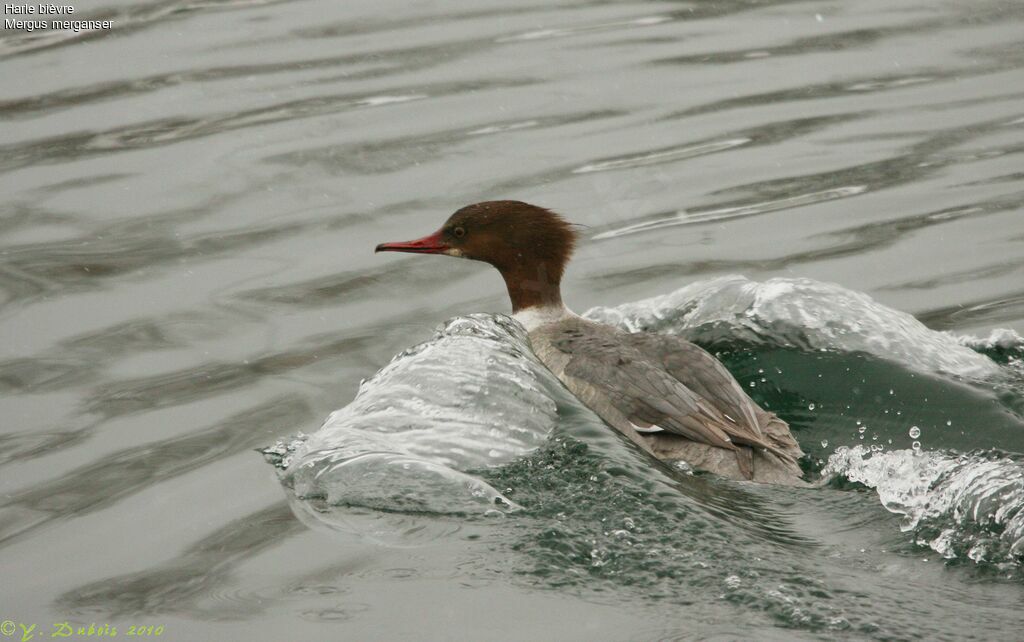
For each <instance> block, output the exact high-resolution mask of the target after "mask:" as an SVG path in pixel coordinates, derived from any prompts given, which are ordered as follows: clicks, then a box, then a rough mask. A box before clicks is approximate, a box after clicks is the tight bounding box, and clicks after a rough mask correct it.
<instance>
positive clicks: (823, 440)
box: [821, 439, 828, 448]
mask: <svg viewBox="0 0 1024 642" xmlns="http://www.w3.org/2000/svg"><path fill="white" fill-rule="evenodd" d="M821 447H822V448H828V439H822V440H821Z"/></svg>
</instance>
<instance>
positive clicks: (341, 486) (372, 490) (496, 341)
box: [264, 314, 565, 513]
mask: <svg viewBox="0 0 1024 642" xmlns="http://www.w3.org/2000/svg"><path fill="white" fill-rule="evenodd" d="M559 394H565V393H562V392H560V391H559V386H558V383H557V381H555V380H554V377H553V376H552V375H551V373H550V372H548V371H547V370H546V369H545V368H544V366H543V365H541V364H540V362H539V361H537V360H536V358H535V357H533V355H532V353H531V352H530V351H529V347H528V343H527V339H526V336H525V333H524V332H523V329H522V327H521V326H519V325H518V324H516V323H515V322H514V321H512V320H511V319H509V318H508V317H505V316H494V315H484V314H479V315H471V316H468V317H457V318H454V319H451V320H450V321H448V322H447V323H445V324H444V325H442V326H441V327H440V328H439V329H438V330H437V331H436V333H435V334H434V336H433V337H432V338H431V339H430V340H428V341H426V342H424V343H421V344H419V345H417V346H414V347H412V348H410V349H408V350H406V351H404V352H402V353H400V354H398V355H397V356H395V358H394V359H393V360H392V361H391V363H389V364H388V365H387V366H385V367H384V368H382V369H381V370H380V372H378V373H377V374H376V375H375V376H374V377H373V378H371V379H369V380H367V381H365V382H363V384H362V385H361V386H360V387H359V392H358V393H357V395H356V398H355V399H354V400H353V401H352V403H350V404H349V405H347V406H345V407H344V408H342V409H340V410H338V411H335V412H334V413H332V414H331V415H330V416H329V417H328V418H327V421H326V422H325V423H324V425H323V426H322V427H321V428H320V430H318V431H317V432H316V433H314V434H313V435H311V436H309V437H305V438H303V439H296V440H293V441H291V442H280V443H278V444H276V445H275V446H272V447H271V448H268V449H267V450H265V451H264V454H265V455H267V457H268V459H269V460H270V461H271V462H272V463H275V465H277V466H278V468H279V469H281V473H280V474H281V477H282V481H283V482H284V483H285V484H286V485H288V486H289V487H291V488H292V489H293V490H294V491H295V493H296V494H297V495H299V496H300V497H304V498H310V499H314V498H315V499H319V500H326V502H327V503H328V504H331V505H346V506H361V507H367V508H376V509H384V510H397V511H412V512H425V513H458V512H485V511H486V510H490V509H493V508H495V507H499V508H514V504H513V503H512V502H511V501H510V500H508V499H506V498H505V497H504V496H503V495H502V494H501V493H500V492H499V491H497V490H496V489H494V488H492V487H491V486H489V485H488V484H487V483H486V482H483V481H481V480H480V479H477V478H476V477H473V476H472V475H469V474H467V473H466V471H470V470H480V469H486V468H489V467H493V466H500V465H502V464H506V463H508V462H510V461H512V460H514V459H516V458H518V457H521V456H522V455H524V454H527V453H529V452H531V451H533V450H535V449H536V448H538V447H540V446H541V445H542V444H543V443H544V442H545V441H546V440H547V438H548V434H549V433H550V432H551V430H552V429H553V428H554V426H555V423H556V420H557V414H556V402H555V399H556V398H557V396H558V395H559Z"/></svg>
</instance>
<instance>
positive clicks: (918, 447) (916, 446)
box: [910, 441, 921, 452]
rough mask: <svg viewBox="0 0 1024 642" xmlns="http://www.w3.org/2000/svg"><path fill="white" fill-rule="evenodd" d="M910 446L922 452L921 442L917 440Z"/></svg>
mask: <svg viewBox="0 0 1024 642" xmlns="http://www.w3.org/2000/svg"><path fill="white" fill-rule="evenodd" d="M910 447H911V448H913V449H914V452H920V450H921V442H919V441H915V442H914V443H912V444H910Z"/></svg>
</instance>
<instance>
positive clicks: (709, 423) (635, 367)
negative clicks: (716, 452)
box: [552, 330, 736, 450]
mask: <svg viewBox="0 0 1024 642" xmlns="http://www.w3.org/2000/svg"><path fill="white" fill-rule="evenodd" d="M620 338H621V335H619V336H615V337H611V336H602V334H600V333H599V334H591V333H582V332H579V331H576V330H567V331H565V332H564V333H563V334H562V335H561V336H559V337H556V338H555V339H554V340H553V341H552V345H553V346H554V347H555V348H557V349H558V350H560V351H561V352H564V353H566V354H567V355H569V361H568V363H567V364H566V366H565V370H564V373H565V374H566V375H569V376H572V377H576V378H578V379H581V380H583V381H586V382H587V383H589V384H590V385H592V386H594V387H595V388H597V389H598V390H600V391H601V392H602V393H603V394H604V396H605V397H606V398H607V399H608V400H609V402H610V403H611V404H612V405H613V406H615V408H616V409H617V410H618V411H619V412H620V413H622V415H624V416H625V417H626V418H627V419H629V420H630V421H632V422H634V423H637V424H640V425H648V424H650V425H657V426H659V427H661V428H663V429H664V430H667V431H669V432H673V433H676V434H678V435H682V436H683V437H686V438H688V439H691V440H693V441H696V442H700V443H706V444H710V445H713V446H718V447H719V448H727V449H730V450H733V449H735V448H736V446H735V445H734V444H733V443H732V439H731V438H730V436H729V433H728V432H727V431H726V427H727V425H728V424H730V422H729V420H728V419H726V418H725V417H724V416H722V414H721V413H720V412H718V411H717V410H716V409H715V408H714V407H713V406H712V405H710V404H709V403H708V402H707V401H706V400H705V399H703V398H702V397H701V396H700V395H698V394H697V393H695V392H694V391H693V390H690V389H689V388H688V387H687V386H685V385H684V384H683V383H682V382H680V381H679V380H678V379H676V378H675V377H673V376H672V375H670V374H669V373H668V372H666V371H665V370H664V368H662V367H661V364H660V363H658V362H657V361H654V362H651V360H650V359H649V358H648V357H647V356H646V355H645V354H643V353H642V352H640V351H639V350H637V349H635V348H634V347H633V346H632V345H630V343H629V342H623V341H620V340H618V339H620ZM595 410H597V409H595ZM599 414H600V412H599Z"/></svg>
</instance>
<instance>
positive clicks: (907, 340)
mask: <svg viewBox="0 0 1024 642" xmlns="http://www.w3.org/2000/svg"><path fill="white" fill-rule="evenodd" d="M583 316H585V317H588V318H591V319H594V320H597V321H603V322H605V323H612V324H615V325H619V326H621V327H623V328H625V329H627V330H630V331H637V330H641V329H644V330H651V331H655V332H666V333H669V334H686V335H688V336H690V337H691V338H693V337H698V338H700V339H701V340H705V341H713V340H716V339H725V340H733V341H735V340H746V341H752V342H756V343H761V344H769V345H780V346H792V347H797V348H801V349H805V350H823V349H824V350H835V351H841V352H864V353H868V354H871V355H874V356H876V357H879V358H883V359H889V360H893V361H897V362H899V363H901V364H903V365H905V366H907V367H909V368H912V369H915V370H919V371H925V372H941V373H946V374H952V375H956V376H962V377H971V378H986V377H998V376H1001V375H1003V374H1004V373H1003V371H1002V370H1001V369H1000V367H999V366H998V364H996V363H995V362H994V361H992V360H991V359H990V358H988V357H987V356H985V355H983V354H979V353H977V352H975V351H974V350H972V349H971V348H969V347H967V346H966V345H964V344H963V342H962V339H960V338H958V337H956V336H954V335H952V334H949V333H946V332H937V331H935V330H931V329H929V328H928V327H926V326H925V325H924V324H922V323H921V322H920V321H918V320H917V319H915V318H914V317H913V316H911V315H910V314H907V313H906V312H901V311H899V310H894V309H892V308H889V307H886V306H884V305H882V304H880V303H878V302H877V301H875V300H873V299H872V298H871V297H869V296H868V295H866V294H864V293H862V292H856V291H853V290H848V289H846V288H844V287H842V286H839V285H835V284H832V283H822V282H820V281H813V280H811V279H788V278H776V279H769V280H767V281H765V282H763V283H759V282H756V281H751V280H750V279H747V278H745V277H742V276H736V275H733V276H724V277H720V278H716V279H711V280H708V281H700V282H697V283H693V284H691V285H688V286H686V287H683V288H680V289H679V290H676V291H675V292H672V293H670V294H665V295H660V296H656V297H652V298H650V299H644V300H642V301H636V302H634V303H627V304H623V305H620V306H617V307H614V308H602V307H598V308H593V309H591V310H588V311H587V312H586V313H584V315H583Z"/></svg>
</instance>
